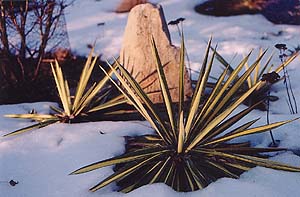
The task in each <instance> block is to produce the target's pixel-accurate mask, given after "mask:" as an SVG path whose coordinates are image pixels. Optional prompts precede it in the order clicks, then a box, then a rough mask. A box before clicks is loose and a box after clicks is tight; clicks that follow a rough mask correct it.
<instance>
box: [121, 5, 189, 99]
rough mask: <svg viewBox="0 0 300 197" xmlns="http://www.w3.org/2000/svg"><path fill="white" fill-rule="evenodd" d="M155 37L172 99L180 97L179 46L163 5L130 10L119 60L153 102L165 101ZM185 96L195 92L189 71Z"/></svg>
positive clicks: (186, 74)
mask: <svg viewBox="0 0 300 197" xmlns="http://www.w3.org/2000/svg"><path fill="white" fill-rule="evenodd" d="M151 36H153V37H154V39H155V41H156V45H157V48H158V52H159V55H160V59H161V62H162V64H163V65H165V67H164V71H165V74H166V78H167V83H168V86H169V89H170V93H171V97H172V100H173V101H175V102H176V101H178V100H179V97H178V89H179V88H178V87H179V61H180V49H179V48H177V47H175V46H173V45H172V43H171V38H170V33H169V30H168V26H167V24H166V20H165V17H164V13H163V9H162V7H161V6H159V5H158V6H154V5H151V4H143V5H138V6H136V7H135V8H133V9H132V10H131V12H130V13H129V16H128V22H127V26H126V29H125V33H124V38H123V43H122V49H121V52H120V61H121V63H122V64H123V65H124V66H125V68H126V69H127V70H128V71H129V72H130V73H132V75H133V76H134V77H135V78H136V80H137V81H138V82H139V83H140V84H141V86H142V87H143V89H144V90H145V92H147V93H148V95H149V97H150V99H151V100H152V101H153V102H154V103H162V102H163V97H162V95H161V93H160V85H159V81H158V76H157V73H156V63H155V58H154V56H153V53H152V49H151V42H150V39H151ZM184 83H185V86H184V91H185V99H187V98H188V97H190V96H191V95H192V86H191V81H190V78H189V74H188V72H187V71H186V70H185V76H184Z"/></svg>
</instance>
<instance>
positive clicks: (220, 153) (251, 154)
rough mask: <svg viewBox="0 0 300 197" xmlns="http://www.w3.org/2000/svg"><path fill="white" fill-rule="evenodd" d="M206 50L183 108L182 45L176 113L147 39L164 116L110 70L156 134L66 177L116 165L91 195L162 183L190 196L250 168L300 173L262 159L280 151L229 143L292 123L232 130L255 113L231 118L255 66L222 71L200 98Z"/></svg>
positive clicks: (119, 71) (207, 66)
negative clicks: (110, 186) (103, 190)
mask: <svg viewBox="0 0 300 197" xmlns="http://www.w3.org/2000/svg"><path fill="white" fill-rule="evenodd" d="M182 38H183V35H182ZM210 46H211V41H209V44H208V48H207V49H206V53H205V58H204V62H203V65H202V68H201V71H200V76H199V79H198V82H197V84H196V88H195V91H194V94H193V97H192V100H191V102H190V105H189V106H188V107H187V106H185V105H184V101H183V100H184V99H183V98H184V89H183V87H184V85H183V73H184V48H185V47H184V41H183V39H182V43H181V56H180V76H179V95H180V96H179V102H178V103H177V104H176V109H175V105H174V104H173V103H172V101H171V97H170V93H169V89H168V85H167V82H166V77H165V74H164V71H163V66H162V63H161V61H160V58H159V54H158V51H157V48H156V45H155V42H154V40H153V39H152V48H153V53H154V56H155V58H156V63H157V72H158V76H159V81H160V85H161V93H162V95H163V98H164V104H165V109H166V110H165V111H166V113H167V115H163V114H160V113H158V110H157V109H156V108H155V105H154V104H153V103H152V102H151V101H150V99H149V98H148V96H147V95H146V93H145V92H144V91H143V90H142V88H141V87H140V86H139V84H138V83H137V82H136V81H135V80H134V78H133V77H132V76H130V74H129V73H128V72H127V71H126V69H124V67H123V66H122V65H120V64H118V66H117V68H114V67H112V66H111V69H112V71H113V73H114V74H115V75H116V77H117V78H118V79H119V81H120V84H121V85H119V84H117V83H114V82H113V83H114V84H115V85H116V87H118V89H119V90H120V91H121V92H122V93H123V94H124V95H125V96H126V98H127V99H128V100H130V102H131V103H132V105H134V107H136V109H137V110H138V111H139V112H140V113H141V114H142V115H143V117H144V118H145V119H146V120H147V121H149V123H150V124H151V126H152V127H153V129H154V130H155V132H156V133H155V134H154V135H144V136H138V137H130V138H127V145H126V152H125V153H124V154H122V155H120V156H116V157H113V158H110V159H106V160H103V161H100V162H96V163H93V164H90V165H87V166H85V167H82V168H80V169H78V170H76V171H74V172H72V173H71V174H72V175H74V174H80V173H85V172H89V171H92V170H95V169H98V168H102V167H105V166H110V165H116V167H115V169H114V170H115V172H114V173H113V174H112V175H110V176H109V177H107V178H105V179H104V180H103V181H101V182H100V183H98V184H97V185H95V186H94V187H92V188H91V189H90V190H91V191H96V190H98V189H100V188H102V187H104V186H106V185H108V184H110V183H112V182H114V181H116V182H117V185H118V186H119V190H120V191H122V192H130V191H132V190H134V189H136V188H138V187H140V186H143V185H146V184H151V183H156V182H162V183H165V184H167V185H169V186H171V187H172V188H173V189H174V190H176V191H194V190H198V189H202V188H204V187H206V186H207V185H208V184H210V183H211V182H213V181H215V180H217V179H218V178H221V177H231V178H238V177H239V175H240V174H241V173H243V172H244V171H247V170H249V169H251V168H253V167H255V166H263V167H268V168H273V169H277V170H286V171H294V172H300V168H299V167H293V166H289V165H286V164H281V163H278V162H274V161H271V160H268V159H267V158H266V157H267V155H266V154H263V153H267V152H274V151H282V150H284V149H283V148H254V147H251V145H250V143H249V142H241V143H234V142H232V141H230V140H232V139H235V138H238V137H241V136H246V135H250V134H254V133H260V132H264V131H268V130H269V129H271V128H276V127H279V126H281V125H283V124H286V123H288V122H291V121H293V120H287V121H281V122H276V123H272V124H270V125H263V126H258V127H251V126H252V125H253V124H254V123H255V122H256V121H257V120H258V119H255V120H251V121H249V122H246V123H243V124H241V125H240V126H238V127H233V126H234V125H235V124H236V123H237V122H238V121H239V120H240V119H242V118H243V117H244V116H246V115H247V114H248V113H249V112H250V111H251V110H252V109H253V108H255V105H253V106H251V107H248V108H247V109H245V110H243V111H240V112H238V113H235V114H233V111H235V110H236V108H237V107H238V106H239V105H240V104H241V103H242V102H243V101H244V100H245V99H246V98H247V97H248V96H249V95H250V94H251V93H252V92H253V91H255V89H256V88H257V87H258V86H259V85H260V84H261V83H262V82H258V83H257V84H255V85H254V86H253V87H251V88H250V89H249V90H248V91H247V92H245V93H244V94H243V95H241V97H240V98H238V99H236V98H233V97H234V95H235V93H236V92H237V91H238V90H239V88H240V87H241V85H243V84H244V82H245V81H246V80H247V78H248V76H249V75H250V73H251V72H252V71H253V70H254V69H255V65H252V66H251V67H249V69H248V70H247V71H246V72H244V73H243V74H242V75H241V76H240V77H238V78H237V76H238V73H239V72H240V71H241V69H242V67H243V64H244V62H242V63H241V64H240V65H239V66H238V67H237V68H235V69H234V70H233V71H232V72H231V74H230V75H229V77H228V78H227V79H225V77H226V75H227V74H228V68H227V69H226V70H224V72H223V73H222V74H221V76H220V77H219V79H218V81H217V83H216V85H215V87H214V89H213V90H212V91H211V93H210V94H209V96H208V97H204V91H205V89H206V84H207V82H208V78H209V74H210V71H211V68H212V65H213V60H214V57H215V55H216V53H215V52H214V54H213V55H212V56H211V58H210V57H209V48H210ZM102 70H103V71H104V72H105V73H106V75H107V76H110V75H109V73H107V72H106V71H105V70H104V69H102ZM233 80H236V82H235V84H234V85H232V82H233ZM250 127H251V128H250Z"/></svg>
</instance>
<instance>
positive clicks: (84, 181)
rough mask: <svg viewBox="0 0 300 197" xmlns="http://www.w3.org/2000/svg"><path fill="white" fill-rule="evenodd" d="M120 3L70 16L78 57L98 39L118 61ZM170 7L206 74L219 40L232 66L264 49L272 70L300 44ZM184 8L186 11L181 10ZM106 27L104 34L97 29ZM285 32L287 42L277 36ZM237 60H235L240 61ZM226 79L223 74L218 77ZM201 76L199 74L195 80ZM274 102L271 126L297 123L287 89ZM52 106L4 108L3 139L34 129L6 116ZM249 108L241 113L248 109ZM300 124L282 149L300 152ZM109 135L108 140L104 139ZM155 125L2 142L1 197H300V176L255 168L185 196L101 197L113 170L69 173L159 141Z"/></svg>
mask: <svg viewBox="0 0 300 197" xmlns="http://www.w3.org/2000/svg"><path fill="white" fill-rule="evenodd" d="M118 2H119V1H108V0H102V1H95V0H85V1H75V3H74V5H73V6H72V7H69V8H68V9H67V10H66V20H67V27H68V32H69V38H70V43H71V47H72V50H74V51H75V52H76V53H79V54H84V55H86V54H88V52H89V49H88V48H87V47H86V45H87V44H91V43H93V42H94V41H95V40H96V39H97V47H96V51H97V53H99V54H103V58H111V57H112V56H118V52H119V49H120V47H121V42H122V35H123V32H124V28H125V26H126V20H127V16H128V14H127V13H125V14H116V13H113V12H112V10H113V9H114V8H115V7H116V5H117V3H118ZM155 2H160V3H161V4H162V6H163V9H164V12H165V15H166V19H167V21H170V20H173V19H176V18H178V17H184V18H186V21H185V22H184V32H185V38H186V47H187V52H188V54H189V57H190V60H191V65H192V68H193V69H194V70H197V69H199V67H200V65H201V64H200V63H201V62H202V58H203V53H204V50H205V47H206V41H207V40H208V39H209V37H210V36H211V35H212V36H213V39H214V43H215V44H216V43H218V50H219V52H220V53H221V54H222V55H223V56H224V57H225V58H226V59H227V60H228V61H232V62H233V63H235V62H238V61H239V60H241V58H242V57H243V56H245V55H246V54H247V53H248V52H249V51H250V50H251V49H254V54H253V57H252V58H255V57H256V55H255V54H257V53H258V49H259V48H264V49H265V48H269V49H270V50H269V52H268V54H271V51H274V53H275V55H274V58H273V62H274V64H275V65H278V64H279V63H280V61H279V58H277V56H278V51H276V49H275V48H274V47H273V46H274V45H275V44H277V43H286V44H287V46H288V47H289V48H292V47H295V46H297V45H298V44H300V39H299V38H300V26H291V25H274V24H272V23H270V22H269V21H267V20H266V19H265V18H264V17H263V16H261V15H242V16H232V17H212V16H204V15H199V14H196V13H194V12H193V6H194V5H195V4H196V3H197V2H200V1H199V0H197V1H196V0H186V1H182V0H164V1H162V0H156V1H155ZM178 8H180V9H178ZM101 22H105V25H103V26H97V24H98V23H101ZM170 31H171V35H172V39H173V43H174V44H176V45H178V43H179V41H180V39H179V36H178V33H177V28H176V27H170ZM280 31H282V32H283V33H282V35H281V36H277V35H276V34H277V33H278V32H280ZM262 38H263V39H262ZM235 55H236V56H235ZM299 63H300V62H299V58H297V59H296V60H295V61H294V62H292V63H291V65H290V66H289V74H290V78H291V80H292V83H293V88H294V93H295V96H296V98H297V99H298V103H299V102H300V100H299V98H300V86H299V85H298V82H300V78H299V77H298V74H300V68H299V66H298V65H299ZM219 73H220V69H219V67H218V66H216V67H215V70H214V74H215V75H216V76H217V75H218V74H219ZM195 76H196V73H193V77H195ZM272 94H273V95H275V96H278V97H279V98H280V99H279V100H278V101H276V102H274V103H271V106H270V108H271V117H270V118H271V122H275V121H280V120H287V119H292V118H295V117H298V116H299V115H290V113H289V110H288V107H287V103H286V93H285V88H284V85H283V84H282V83H278V84H276V85H275V86H274V88H273V91H272ZM49 105H55V104H53V103H46V102H39V103H23V104H17V105H0V125H1V127H0V135H4V134H6V133H8V132H10V131H12V130H14V129H18V128H21V127H24V126H27V125H30V124H32V122H30V121H26V120H14V119H8V118H4V117H3V115H4V114H9V113H27V112H28V111H30V110H31V109H35V110H36V111H37V112H39V113H48V112H49V107H48V106H49ZM244 107H245V106H241V107H239V109H243V108H244ZM258 117H261V119H260V120H259V121H258V123H256V124H265V123H266V116H265V112H261V111H258V110H254V111H253V112H252V113H251V114H250V115H249V116H248V117H246V118H245V120H251V119H254V118H258ZM299 129H300V122H299V120H297V121H294V122H292V123H290V124H288V125H284V126H282V127H280V128H278V129H276V130H274V136H275V138H276V139H278V140H280V141H281V143H280V146H281V147H286V148H289V149H293V152H294V153H297V154H298V153H299V151H298V152H297V149H299V148H300V133H299ZM100 131H101V133H104V134H101V133H100ZM152 132H153V131H152V130H151V129H150V128H149V125H148V124H147V123H146V122H143V121H131V122H109V121H106V122H93V123H81V124H72V125H69V124H55V125H51V126H48V127H45V128H42V129H39V130H35V131H32V132H27V133H25V134H21V135H19V136H15V137H7V138H1V139H0V196H1V197H2V196H3V197H41V196H43V197H62V196H72V197H90V196H116V197H120V196H121V197H123V196H124V197H127V196H130V197H135V196H143V197H148V196H149V197H150V196H156V197H165V196H175V197H177V196H178V197H181V196H190V197H194V196H195V197H196V196H204V197H210V196H213V197H218V196H220V197H221V196H222V197H224V196H231V197H238V196H246V197H254V196H259V197H261V196H264V197H269V196H270V197H271V196H272V197H277V196H278V197H289V196H290V197H294V196H298V194H299V193H300V188H299V184H300V176H299V173H291V172H282V171H275V170H271V169H266V168H262V167H256V168H254V169H251V170H250V171H248V172H245V173H243V174H242V175H241V178H240V179H238V180H235V179H229V178H222V179H219V180H218V181H216V182H215V183H212V184H210V185H209V186H208V187H207V188H205V189H203V190H201V191H195V192H189V193H178V192H175V191H173V190H172V189H171V188H170V187H168V186H166V185H164V184H153V185H147V186H143V187H141V188H139V189H137V190H135V191H133V192H131V193H129V194H122V193H118V192H116V191H115V189H116V187H115V185H114V184H111V185H109V186H107V187H105V188H103V189H101V190H99V191H97V192H95V193H92V192H89V191H88V188H89V187H91V186H93V185H95V184H96V183H98V182H99V181H100V180H102V179H103V178H105V177H106V176H108V175H110V174H111V173H112V172H113V171H112V167H111V166H110V167H105V168H103V169H99V170H95V171H92V172H89V173H85V174H82V175H76V176H74V175H73V176H70V175H68V174H69V173H70V172H72V171H74V170H76V169H78V168H79V167H82V166H84V165H87V164H90V163H93V162H96V161H99V160H102V159H105V158H109V157H112V156H116V155H119V154H121V153H122V152H123V151H124V138H123V136H126V135H131V136H134V135H142V134H145V133H152ZM245 139H247V140H250V141H251V142H252V144H253V145H254V146H258V147H266V146H268V144H269V143H270V136H269V134H268V133H263V134H257V135H253V136H245V137H243V138H240V139H238V140H245ZM293 152H292V151H288V152H285V153H280V154H277V155H274V157H272V159H273V160H276V161H280V162H284V163H288V164H292V165H295V166H300V157H299V156H297V155H295V154H294V153H293ZM11 179H13V180H16V181H18V182H19V184H17V185H16V186H15V187H12V186H10V185H9V184H8V181H10V180H11Z"/></svg>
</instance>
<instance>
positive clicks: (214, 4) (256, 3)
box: [194, 0, 272, 16]
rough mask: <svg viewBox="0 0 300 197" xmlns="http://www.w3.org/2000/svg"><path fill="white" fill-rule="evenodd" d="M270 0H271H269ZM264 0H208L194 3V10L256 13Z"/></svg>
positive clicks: (214, 13)
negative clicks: (197, 3)
mask: <svg viewBox="0 0 300 197" xmlns="http://www.w3.org/2000/svg"><path fill="white" fill-rule="evenodd" d="M271 1H272V0H271ZM266 2H267V1H264V0H230V1H228V0H209V1H205V2H204V3H201V4H199V5H196V7H195V8H194V9H195V11H196V12H198V13H200V14H205V15H213V16H232V15H240V14H256V13H259V12H260V11H261V10H262V9H263V7H264V6H265V4H266Z"/></svg>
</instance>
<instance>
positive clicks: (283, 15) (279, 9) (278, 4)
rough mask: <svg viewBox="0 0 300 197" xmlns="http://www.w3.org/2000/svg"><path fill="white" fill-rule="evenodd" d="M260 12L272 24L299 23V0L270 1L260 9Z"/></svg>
mask: <svg viewBox="0 0 300 197" xmlns="http://www.w3.org/2000/svg"><path fill="white" fill-rule="evenodd" d="M262 14H263V15H264V16H265V17H266V18H267V19H268V20H269V21H271V22H272V23H274V24H290V25H300V1H299V0H277V1H274V0H273V1H271V2H270V3H268V5H267V6H266V7H265V9H264V10H262Z"/></svg>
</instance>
